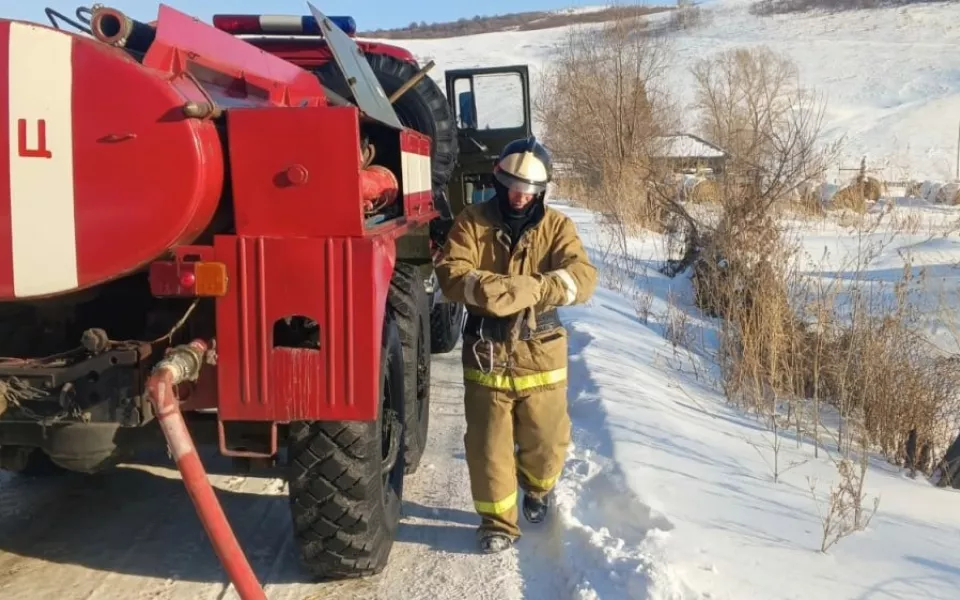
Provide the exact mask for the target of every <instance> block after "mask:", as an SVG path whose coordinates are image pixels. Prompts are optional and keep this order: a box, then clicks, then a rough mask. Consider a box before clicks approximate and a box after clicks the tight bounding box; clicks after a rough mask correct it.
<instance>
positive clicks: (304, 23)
mask: <svg viewBox="0 0 960 600" xmlns="http://www.w3.org/2000/svg"><path fill="white" fill-rule="evenodd" d="M327 18H328V19H330V21H331V22H332V23H333V24H334V25H336V26H337V27H338V28H339V29H341V30H343V32H344V33H346V34H347V35H348V36H350V37H353V36H354V35H356V33H357V22H356V21H354V20H353V17H346V16H342V17H327ZM213 26H214V27H216V28H217V29H219V30H220V31H225V32H227V33H229V34H231V35H320V33H321V32H320V24H319V23H318V22H317V20H316V19H315V18H314V17H312V16H306V15H305V16H302V17H298V16H296V15H213Z"/></svg>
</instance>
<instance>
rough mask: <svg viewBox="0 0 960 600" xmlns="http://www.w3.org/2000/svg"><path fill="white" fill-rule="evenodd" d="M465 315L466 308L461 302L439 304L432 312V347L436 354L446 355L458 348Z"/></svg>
mask: <svg viewBox="0 0 960 600" xmlns="http://www.w3.org/2000/svg"><path fill="white" fill-rule="evenodd" d="M463 315H464V306H463V304H460V303H459V302H444V303H443V304H437V305H436V306H434V307H433V310H432V311H430V344H431V346H430V347H431V349H432V350H433V353H434V354H446V353H447V352H450V351H451V350H453V349H454V348H455V347H456V346H457V342H458V341H459V340H460V329H461V328H462V327H463Z"/></svg>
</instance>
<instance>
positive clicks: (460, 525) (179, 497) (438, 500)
mask: <svg viewBox="0 0 960 600" xmlns="http://www.w3.org/2000/svg"><path fill="white" fill-rule="evenodd" d="M433 369H434V371H433V373H434V382H433V398H432V400H433V407H432V411H433V412H432V415H431V432H430V444H429V448H428V449H427V454H426V455H425V457H424V463H423V466H422V467H421V470H420V471H419V472H418V473H417V474H416V475H414V476H413V477H411V478H410V479H408V480H407V487H406V490H405V502H404V513H405V516H404V518H403V521H402V524H401V526H400V530H399V534H398V542H397V545H396V546H395V547H394V551H393V555H392V557H391V564H390V566H389V567H388V569H387V571H386V572H385V573H384V574H383V575H382V576H381V577H379V578H375V579H372V580H367V581H351V582H346V583H325V584H321V585H316V584H308V583H303V582H304V581H305V577H306V575H305V573H304V572H303V571H302V570H301V569H300V567H299V560H298V557H297V554H296V548H295V547H294V545H293V544H292V543H291V537H290V535H291V532H290V524H289V515H288V511H287V496H286V490H285V486H284V484H283V482H282V481H281V480H280V479H274V478H264V477H262V476H249V477H240V476H232V475H229V474H224V473H225V472H226V471H227V470H228V469H229V461H226V460H224V459H222V458H220V457H217V456H216V455H215V453H214V452H207V453H206V456H205V464H206V466H207V469H208V471H209V472H210V474H211V479H212V480H213V483H214V485H215V486H216V487H217V489H218V494H219V496H220V498H221V501H222V503H223V505H224V509H225V510H226V512H227V516H228V518H229V519H230V522H231V523H232V524H233V526H234V528H235V530H236V532H237V536H238V537H239V539H240V543H241V545H242V546H243V548H244V549H245V550H246V552H247V555H248V557H249V558H250V560H251V562H252V563H253V566H254V568H255V569H256V571H257V574H258V575H259V576H260V578H261V581H262V582H264V583H265V585H266V589H267V595H268V597H269V598H271V599H278V600H288V599H289V600H293V599H296V600H302V599H304V598H310V599H314V598H317V599H319V598H323V599H324V600H327V599H330V600H337V599H341V598H342V599H348V598H349V599H365V598H370V599H373V598H377V599H381V598H382V599H391V598H398V599H399V598H405V599H413V598H437V599H438V600H443V599H448V598H449V599H453V598H457V599H461V598H464V593H465V590H469V597H470V598H476V599H484V598H490V599H493V598H498V599H499V598H520V597H523V593H522V585H523V584H522V576H521V573H520V568H519V566H518V562H517V557H516V554H515V553H514V554H507V555H503V556H498V557H486V556H482V555H480V554H477V553H475V551H474V548H475V543H474V537H473V535H474V534H473V528H474V524H475V521H476V518H475V516H474V514H473V512H472V503H471V500H470V491H469V481H468V478H467V470H466V463H465V462H464V460H463V448H462V447H463V441H462V440H463V432H464V424H463V407H462V400H461V394H462V389H463V388H462V385H461V384H460V374H459V354H458V352H457V351H455V352H453V353H451V354H448V355H446V356H440V357H435V358H434V365H433ZM151 459H154V460H152V461H151ZM149 462H154V463H155V464H154V465H150V464H145V463H149ZM167 464H169V463H168V461H167V460H166V458H165V457H164V456H163V454H162V453H159V454H157V455H156V456H147V457H144V458H143V459H142V460H141V461H139V462H138V464H135V465H125V466H124V467H122V468H120V469H118V470H116V471H114V472H110V473H105V474H102V475H99V476H96V477H83V476H79V475H77V476H74V475H72V474H69V475H66V476H64V477H57V478H54V479H47V480H30V479H24V478H18V477H8V476H6V475H4V476H3V477H4V479H0V598H3V599H4V600H36V599H38V598H53V597H56V598H62V599H63V600H73V599H77V600H79V599H84V600H87V599H89V600H98V599H99V600H106V599H121V598H123V599H132V598H157V599H160V598H167V599H174V598H175V599H187V598H189V599H191V600H214V599H218V600H219V599H221V598H223V599H230V598H236V597H237V596H236V594H235V593H234V591H233V589H232V588H229V587H228V586H227V585H226V582H225V579H224V576H223V573H222V570H221V569H220V566H219V563H218V562H217V560H216V557H215V555H214V554H213V551H212V549H211V547H210V545H209V544H208V542H207V540H206V536H205V534H204V532H203V529H202V528H201V527H200V524H199V521H198V520H197V517H196V516H195V514H194V510H193V506H192V504H191V503H190V500H189V498H188V497H187V495H186V492H185V490H184V488H183V486H182V485H181V483H180V480H179V478H178V476H177V472H176V471H175V470H174V469H172V468H168V467H167V466H156V465H167ZM527 597H530V596H527Z"/></svg>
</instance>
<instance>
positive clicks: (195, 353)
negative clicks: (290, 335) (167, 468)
mask: <svg viewBox="0 0 960 600" xmlns="http://www.w3.org/2000/svg"><path fill="white" fill-rule="evenodd" d="M206 351H207V344H206V342H204V341H202V340H194V341H192V342H190V343H189V344H187V345H185V346H177V347H176V348H173V349H172V350H171V351H170V353H169V354H167V356H165V357H164V358H163V360H161V361H160V362H159V363H157V365H156V367H154V369H153V373H152V374H151V375H150V377H149V378H148V379H147V394H148V397H149V398H150V403H151V404H152V405H153V410H154V412H155V413H156V416H157V420H158V421H159V422H160V428H161V429H162V430H163V435H164V437H166V438H167V444H168V445H169V446H170V451H171V452H172V453H173V458H174V460H176V461H177V468H178V469H179V470H180V476H181V477H182V478H183V483H184V485H185V486H186V488H187V493H188V494H190V499H191V500H193V505H194V507H196V509H197V515H198V516H199V517H200V522H201V523H202V524H203V528H204V529H205V530H206V532H207V536H208V537H209V538H210V542H211V543H212V544H213V549H214V551H216V553H217V556H218V557H219V558H220V562H221V564H223V568H224V569H226V571H227V576H228V577H229V578H230V582H231V583H233V586H234V587H235V588H236V589H237V592H238V593H239V594H240V598H242V600H266V598H267V596H266V594H265V593H264V591H263V587H261V585H260V582H259V581H257V576H256V575H255V574H254V572H253V569H252V568H251V567H250V563H249V562H248V561H247V557H246V556H245V555H244V553H243V550H242V549H241V548H240V544H239V543H238V542H237V538H236V536H235V535H234V533H233V529H231V527H230V524H229V523H228V522H227V517H226V515H225V514H224V513H223V508H222V507H221V506H220V502H219V501H218V500H217V497H216V495H215V494H214V492H213V487H212V486H211V485H210V482H209V481H208V480H207V474H206V471H204V469H203V463H201V462H200V455H199V454H198V453H197V448H196V446H195V445H194V444H193V439H192V438H191V437H190V431H189V430H188V429H187V424H186V422H185V421H184V420H183V413H181V412H180V401H179V399H178V398H177V393H176V388H175V386H176V385H178V384H180V383H182V382H184V381H195V380H196V379H197V377H198V376H199V374H200V367H201V366H202V365H203V357H204V354H205V353H206Z"/></svg>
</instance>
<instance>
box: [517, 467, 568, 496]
mask: <svg viewBox="0 0 960 600" xmlns="http://www.w3.org/2000/svg"><path fill="white" fill-rule="evenodd" d="M517 469H519V471H520V472H521V473H523V476H524V477H526V478H527V481H529V482H530V483H532V484H533V485H535V486H537V487H538V488H540V489H542V490H549V489H550V488H552V487H553V486H554V484H555V483H557V479H560V473H562V472H563V469H560V471H559V472H558V473H557V474H556V475H553V476H552V477H548V478H546V479H540V478H539V477H534V476H533V474H531V473H530V471H528V470H526V469H524V468H523V467H521V466H520V464H519V463H518V464H517Z"/></svg>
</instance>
